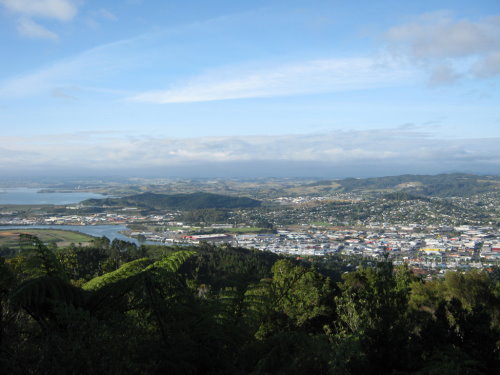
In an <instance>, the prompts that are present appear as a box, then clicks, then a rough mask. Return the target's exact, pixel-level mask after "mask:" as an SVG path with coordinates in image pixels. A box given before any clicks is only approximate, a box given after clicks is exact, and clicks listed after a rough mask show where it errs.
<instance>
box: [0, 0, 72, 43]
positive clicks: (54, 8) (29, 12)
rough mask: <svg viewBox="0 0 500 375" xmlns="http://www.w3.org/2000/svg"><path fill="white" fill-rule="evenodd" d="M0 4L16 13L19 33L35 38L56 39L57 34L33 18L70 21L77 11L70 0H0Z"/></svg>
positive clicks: (57, 37)
mask: <svg viewBox="0 0 500 375" xmlns="http://www.w3.org/2000/svg"><path fill="white" fill-rule="evenodd" d="M0 5H3V6H4V7H5V8H7V9H8V10H9V11H11V12H12V13H14V14H16V16H17V18H18V20H17V31H18V32H19V34H20V35H22V36H25V37H28V38H35V39H49V40H57V39H59V36H58V35H57V34H56V33H55V32H53V31H50V30H48V29H47V28H46V27H44V26H42V25H40V24H39V23H37V22H35V21H33V18H48V19H54V20H57V21H70V20H71V19H73V17H75V15H76V13H77V11H78V9H77V6H76V4H75V3H74V2H73V1H72V0H0Z"/></svg>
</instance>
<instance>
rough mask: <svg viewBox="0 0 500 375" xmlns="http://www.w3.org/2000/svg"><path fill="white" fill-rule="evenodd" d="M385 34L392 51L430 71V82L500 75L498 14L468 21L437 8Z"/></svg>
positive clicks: (499, 24) (499, 22)
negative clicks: (436, 10) (499, 61)
mask: <svg viewBox="0 0 500 375" xmlns="http://www.w3.org/2000/svg"><path fill="white" fill-rule="evenodd" d="M385 36H386V39H387V41H388V42H389V47H390V49H391V50H392V51H393V52H394V53H396V54H397V55H399V56H405V57H406V58H407V59H408V60H409V61H413V62H414V63H416V64H417V65H419V66H424V67H425V68H426V69H428V70H429V71H430V72H431V73H430V74H431V76H430V81H431V84H439V83H441V84H443V83H450V82H453V81H455V80H457V79H458V78H459V77H467V76H468V77H475V78H491V77H493V76H497V75H500V69H499V68H498V54H500V16H493V17H487V18H483V19H480V20H477V21H471V20H467V19H461V20H458V19H454V18H453V17H452V15H451V14H450V13H446V12H436V13H431V14H425V15H422V16H420V17H417V18H416V19H415V20H414V21H413V22H410V23H407V24H403V25H399V26H395V27H393V28H391V29H389V30H388V31H387V33H386V34H385Z"/></svg>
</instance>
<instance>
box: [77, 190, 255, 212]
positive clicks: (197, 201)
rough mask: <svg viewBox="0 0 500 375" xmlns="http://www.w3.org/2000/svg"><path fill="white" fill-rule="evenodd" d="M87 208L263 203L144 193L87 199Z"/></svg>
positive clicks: (200, 195)
mask: <svg viewBox="0 0 500 375" xmlns="http://www.w3.org/2000/svg"><path fill="white" fill-rule="evenodd" d="M82 204H84V205H86V206H98V207H103V206H112V207H113V206H117V207H125V206H135V207H140V208H145V209H157V210H158V209H168V208H173V209H186V210H196V209H203V208H251V207H259V206H260V205H261V202H260V201H258V200H255V199H252V198H247V197H232V196H228V195H221V194H212V193H202V192H200V193H190V194H157V193H142V194H135V195H129V196H126V197H122V198H105V199H87V200H85V201H83V202H82Z"/></svg>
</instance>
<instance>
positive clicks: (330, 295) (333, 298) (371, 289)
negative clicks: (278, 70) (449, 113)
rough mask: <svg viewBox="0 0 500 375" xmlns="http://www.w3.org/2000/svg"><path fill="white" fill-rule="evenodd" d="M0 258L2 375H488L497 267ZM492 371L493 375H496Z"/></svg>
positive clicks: (91, 250)
mask: <svg viewBox="0 0 500 375" xmlns="http://www.w3.org/2000/svg"><path fill="white" fill-rule="evenodd" d="M19 245H20V248H21V251H20V253H19V254H17V255H15V256H13V257H9V258H8V259H5V258H2V257H0V373H1V374H12V375H26V374H47V375H52V374H54V375H56V374H57V375H59V374H82V375H85V374H144V375H156V374H172V375H186V374H190V375H208V374H220V375H229V374H231V375H247V374H253V375H268V374H287V375H302V374H315V375H316V374H317V375H336V374H345V375H361V374H362V375H380V374H392V375H396V374H401V375H403V374H406V375H431V374H440V375H441V374H443V375H451V374H471V375H476V374H477V375H481V374H483V375H490V374H491V375H493V374H495V375H496V374H497V373H498V369H499V368H500V342H499V341H498V338H499V337H500V281H499V280H500V279H499V269H498V267H496V268H494V267H492V268H491V269H490V272H482V271H479V270H474V271H470V272H467V273H462V272H448V273H446V275H444V277H443V278H442V279H437V280H433V281H426V280H424V279H422V278H420V277H418V276H417V275H415V274H414V273H413V272H412V271H411V270H410V269H409V268H408V267H406V266H398V267H393V265H392V264H391V263H390V262H380V263H377V264H372V265H371V266H369V267H363V266H362V262H363V260H361V259H359V260H357V261H356V260H354V259H349V264H348V265H345V263H346V262H345V261H344V260H343V259H342V258H339V257H336V256H332V257H322V258H320V257H313V258H311V259H309V260H307V259H293V258H288V257H284V256H279V255H277V254H273V253H270V252H263V251H257V250H246V249H242V248H235V247H231V246H228V245H222V246H218V247H216V246H213V245H208V244H202V245H200V246H196V247H191V246H183V247H180V248H176V247H164V246H147V245H146V246H140V247H137V246H136V245H135V244H132V243H128V242H124V241H120V240H117V239H115V240H113V241H112V242H110V241H109V240H108V239H106V238H105V237H103V238H100V239H95V240H94V241H93V243H92V244H90V246H76V245H71V246H70V247H68V248H50V247H48V246H46V245H45V244H44V243H43V242H42V241H40V240H39V239H38V238H36V237H34V236H31V235H28V234H24V235H21V236H20V239H19ZM495 369H497V370H495Z"/></svg>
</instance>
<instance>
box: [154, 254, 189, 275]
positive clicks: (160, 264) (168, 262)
mask: <svg viewBox="0 0 500 375" xmlns="http://www.w3.org/2000/svg"><path fill="white" fill-rule="evenodd" d="M195 254H196V251H188V250H182V251H177V252H175V253H173V254H170V255H168V256H166V257H165V258H163V259H161V260H158V261H156V262H154V263H153V264H151V265H149V266H148V267H147V268H146V270H151V269H165V270H167V271H170V272H177V271H178V270H179V268H180V267H181V266H182V264H184V262H185V261H186V260H188V259H189V258H190V257H192V256H193V255H195Z"/></svg>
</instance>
